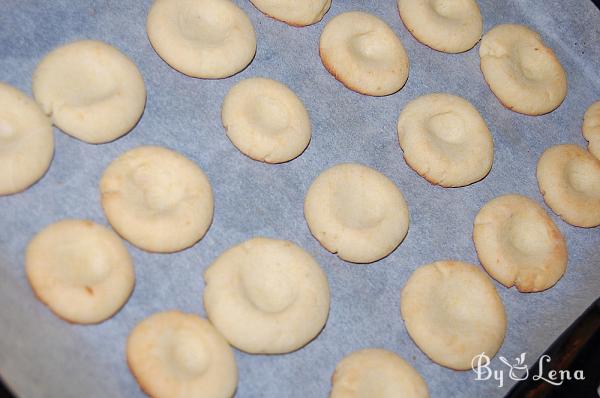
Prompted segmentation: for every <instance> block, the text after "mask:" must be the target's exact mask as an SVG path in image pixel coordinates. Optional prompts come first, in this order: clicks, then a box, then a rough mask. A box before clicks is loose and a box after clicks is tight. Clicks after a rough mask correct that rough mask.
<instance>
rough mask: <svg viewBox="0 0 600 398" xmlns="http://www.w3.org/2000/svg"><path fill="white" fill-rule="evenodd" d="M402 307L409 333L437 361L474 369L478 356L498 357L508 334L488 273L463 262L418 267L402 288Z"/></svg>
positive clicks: (500, 303) (438, 263)
mask: <svg viewBox="0 0 600 398" xmlns="http://www.w3.org/2000/svg"><path fill="white" fill-rule="evenodd" d="M400 311H401V313H402V318H403V319H404V324H405V325H406V329H407V330H408V334H409V335H410V337H411V338H412V339H413V341H414V342H415V343H416V344H417V346H418V347H419V348H420V349H421V350H422V351H423V352H424V353H425V354H426V355H427V356H428V357H429V358H430V359H431V360H432V361H433V362H436V363H438V364H440V365H442V366H445V367H447V368H451V369H455V370H467V369H471V361H472V360H473V357H475V356H476V355H479V354H481V353H485V354H486V355H487V356H488V357H490V358H491V357H493V356H494V355H496V352H498V349H499V348H500V346H501V345H502V341H503V340H504V335H505V333H506V314H505V312H504V305H503V304H502V301H501V300H500V297H499V296H498V293H496V289H495V288H494V285H493V284H492V282H491V280H490V279H489V278H488V276H487V275H486V274H485V273H484V272H483V271H481V270H480V269H479V268H478V267H475V266H474V265H471V264H467V263H464V262H461V261H437V262H435V263H433V264H428V265H424V266H422V267H419V268H417V270H416V271H415V272H413V274H412V275H411V276H410V278H409V279H408V282H406V285H405V286H404V289H402V298H401V301H400Z"/></svg>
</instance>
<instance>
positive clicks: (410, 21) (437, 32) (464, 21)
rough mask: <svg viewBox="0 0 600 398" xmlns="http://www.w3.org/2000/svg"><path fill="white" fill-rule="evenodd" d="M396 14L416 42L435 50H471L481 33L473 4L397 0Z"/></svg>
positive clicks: (464, 0) (480, 21)
mask: <svg viewBox="0 0 600 398" xmlns="http://www.w3.org/2000/svg"><path fill="white" fill-rule="evenodd" d="M398 10H399V11H400V18H401V19H402V22H404V25H406V28H407V29H408V31H409V32H410V33H411V34H412V35H413V36H414V37H415V39H417V40H418V41H420V42H421V43H423V44H425V45H426V46H429V47H431V48H433V49H434V50H438V51H443V52H446V53H461V52H464V51H467V50H470V49H471V48H473V46H475V44H477V42H478V41H479V39H480V38H481V33H482V32H483V19H482V18H481V12H480V11H479V6H478V5H477V1H475V0H462V1H446V0H434V1H430V0H398Z"/></svg>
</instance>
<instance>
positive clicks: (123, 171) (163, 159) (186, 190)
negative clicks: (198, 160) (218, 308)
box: [100, 146, 214, 253]
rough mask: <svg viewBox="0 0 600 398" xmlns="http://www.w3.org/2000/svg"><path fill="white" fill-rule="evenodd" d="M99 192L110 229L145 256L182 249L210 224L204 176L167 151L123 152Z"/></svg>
mask: <svg viewBox="0 0 600 398" xmlns="http://www.w3.org/2000/svg"><path fill="white" fill-rule="evenodd" d="M100 193H101V199H102V208H103V209H104V213H105V214H106V218H108V221H109V222H110V224H111V225H112V226H113V228H114V229H115V230H116V231H117V232H118V233H119V235H121V236H122V237H123V238H125V239H127V240H128V241H129V242H131V243H132V244H134V245H135V246H137V247H139V248H140V249H144V250H147V251H150V252H161V253H171V252H175V251H179V250H183V249H186V248H188V247H190V246H192V245H193V244H195V243H196V242H198V241H199V240H200V239H202V237H203V236H204V234H205V233H206V231H207V230H208V228H209V227H210V224H211V222H212V216H213V208H214V204H213V194H212V189H211V187H210V183H209V181H208V178H207V177H206V175H205V174H204V172H203V171H202V170H201V169H200V168H199V167H198V166H197V165H196V164H195V163H194V162H192V161H191V160H189V159H188V158H186V157H184V156H182V155H180V154H179V153H177V152H175V151H172V150H170V149H166V148H162V147H157V146H141V147H138V148H135V149H131V150H129V151H127V152H125V153H124V154H122V155H121V156H119V157H118V158H117V159H116V160H114V161H113V162H112V163H111V164H110V165H109V166H108V167H107V169H106V170H105V171H104V174H103V175H102V179H101V180H100Z"/></svg>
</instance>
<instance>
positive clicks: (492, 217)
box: [473, 195, 567, 292]
mask: <svg viewBox="0 0 600 398" xmlns="http://www.w3.org/2000/svg"><path fill="white" fill-rule="evenodd" d="M473 241H474V242H475V249H477V255H478V256H479V261H481V264H482V265H483V267H484V268H485V270H486V271H487V272H488V273H489V274H490V275H491V276H492V277H493V278H494V279H496V280H497V281H498V282H500V283H502V284H503V285H504V286H506V287H512V286H516V287H517V289H518V290H519V291H520V292H539V291H542V290H546V289H548V288H550V287H552V286H554V284H556V282H558V280H559V279H560V278H561V277H562V276H563V274H564V273H565V270H566V268H567V245H566V243H565V239H564V238H563V236H562V234H561V233H560V231H559V229H558V228H557V227H556V225H554V222H552V219H551V218H550V217H549V216H548V214H547V213H546V211H545V210H544V209H542V207H541V206H540V205H538V204H537V203H536V202H535V201H533V200H531V199H529V198H528V197H526V196H521V195H503V196H499V197H497V198H495V199H492V200H491V201H489V202H488V203H487V204H486V205H485V206H483V207H482V208H481V210H480V211H479V213H478V214H477V216H476V217H475V222H474V226H473Z"/></svg>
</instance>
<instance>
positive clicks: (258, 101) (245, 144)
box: [221, 77, 311, 163]
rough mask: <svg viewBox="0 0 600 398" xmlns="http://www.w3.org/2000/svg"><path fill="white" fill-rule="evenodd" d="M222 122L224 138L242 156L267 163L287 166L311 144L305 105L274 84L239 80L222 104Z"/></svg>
mask: <svg viewBox="0 0 600 398" xmlns="http://www.w3.org/2000/svg"><path fill="white" fill-rule="evenodd" d="M221 120H222V122H223V126H224V127H225V130H226V132H227V136H228V137H229V139H230V140H231V142H232V143H233V145H235V146H236V147H237V148H238V149H239V150H240V151H241V152H242V153H243V154H245V155H247V156H249V157H251V158H252V159H255V160H260V161H262V162H267V163H281V162H287V161H288V160H291V159H293V158H295V157H296V156H298V155H300V154H301V153H302V152H303V151H304V149H305V148H306V147H307V145H308V143H309V142H310V135H311V126H310V119H309V117H308V112H307V111H306V108H305V107H304V104H303V103H302V101H301V100H300V98H298V97H297V96H296V94H294V92H293V91H292V90H290V89H289V88H288V87H287V86H286V85H284V84H282V83H279V82H277V81H275V80H271V79H264V78H259V77H256V78H252V79H246V80H242V81H241V82H239V83H238V84H236V85H235V86H233V87H232V88H231V90H229V93H227V96H226V97H225V100H224V101H223V109H222V111H221Z"/></svg>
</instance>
